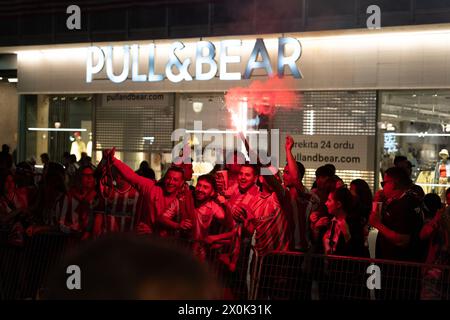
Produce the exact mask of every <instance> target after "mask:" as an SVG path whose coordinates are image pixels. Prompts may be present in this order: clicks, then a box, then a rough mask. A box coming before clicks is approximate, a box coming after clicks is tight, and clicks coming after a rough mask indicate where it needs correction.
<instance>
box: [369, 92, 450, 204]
mask: <svg viewBox="0 0 450 320" xmlns="http://www.w3.org/2000/svg"><path fill="white" fill-rule="evenodd" d="M379 117H380V118H379V119H380V121H379V123H378V130H379V135H378V145H379V148H378V155H379V168H380V176H381V174H383V172H384V171H385V170H386V169H387V168H389V167H391V166H392V165H393V161H394V158H395V156H397V155H404V156H406V157H407V158H408V160H409V161H410V162H411V163H412V165H413V167H412V169H413V170H412V179H413V181H414V182H415V183H416V184H418V185H420V186H421V187H422V188H423V189H424V191H425V193H429V192H436V193H438V194H439V195H441V197H442V198H443V199H444V194H443V193H444V191H445V189H446V188H447V187H449V186H450V184H449V183H448V181H449V179H448V177H450V170H448V171H449V172H448V173H447V167H446V164H447V160H446V159H447V158H448V150H449V148H450V91H448V90H414V91H413V90H405V91H387V92H381V93H380V116H379ZM449 169H450V166H449Z"/></svg>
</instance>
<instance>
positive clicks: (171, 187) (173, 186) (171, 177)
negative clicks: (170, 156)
mask: <svg viewBox="0 0 450 320" xmlns="http://www.w3.org/2000/svg"><path fill="white" fill-rule="evenodd" d="M183 183H184V177H183V174H182V173H181V172H178V171H169V172H167V174H166V177H165V178H164V188H165V191H166V192H167V193H168V194H172V193H174V192H177V191H178V190H179V189H180V188H181V186H182V185H183Z"/></svg>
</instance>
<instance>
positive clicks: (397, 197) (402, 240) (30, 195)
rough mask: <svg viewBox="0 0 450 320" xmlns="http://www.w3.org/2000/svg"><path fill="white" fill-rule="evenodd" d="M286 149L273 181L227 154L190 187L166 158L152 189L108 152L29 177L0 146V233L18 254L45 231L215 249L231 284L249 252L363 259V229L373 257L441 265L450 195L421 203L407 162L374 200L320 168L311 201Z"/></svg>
mask: <svg viewBox="0 0 450 320" xmlns="http://www.w3.org/2000/svg"><path fill="white" fill-rule="evenodd" d="M293 144H294V141H293V139H292V138H291V137H289V136H288V137H287V138H286V142H285V149H286V166H285V167H284V169H283V171H282V174H281V173H280V172H279V170H278V168H273V167H266V168H265V169H269V170H271V172H272V174H271V175H267V174H266V175H261V174H260V170H261V167H260V166H258V165H254V164H249V163H247V162H246V161H245V156H244V155H243V154H242V153H240V152H237V151H235V152H234V153H232V154H228V155H227V159H226V160H227V161H226V163H227V164H226V165H225V167H223V168H220V167H219V168H216V169H215V170H213V172H211V173H209V174H206V175H202V176H199V177H198V179H197V183H196V185H195V188H194V187H193V186H192V185H191V180H192V175H193V171H192V164H191V163H190V161H189V160H191V159H189V158H188V157H186V156H185V157H183V156H181V157H180V158H178V159H174V162H173V164H172V166H171V167H170V168H169V169H168V170H167V172H165V174H164V176H163V178H162V179H161V180H159V181H156V180H155V175H154V172H153V171H152V169H151V168H149V166H148V163H145V162H144V163H142V164H141V166H140V168H139V169H138V170H137V171H136V172H135V171H133V170H132V169H131V168H129V167H128V166H127V165H126V164H125V163H123V162H122V161H120V160H119V159H117V158H116V157H115V155H114V150H104V152H103V158H102V160H101V162H100V163H99V165H98V166H97V167H95V166H94V165H93V164H92V162H91V159H90V158H89V157H88V156H87V155H86V154H84V155H83V156H82V158H81V160H80V161H78V162H77V161H76V158H75V157H74V156H73V155H69V154H68V153H65V154H64V155H63V159H64V160H63V161H62V163H58V162H53V161H50V158H49V156H48V155H47V154H43V155H42V156H41V160H42V162H43V169H42V172H40V173H37V172H36V169H35V163H33V162H31V161H26V162H21V163H17V164H14V163H13V161H12V158H11V155H10V154H9V150H8V148H7V147H4V148H3V149H2V153H1V155H0V170H1V174H0V224H1V226H2V228H3V229H6V230H7V232H8V234H9V236H8V243H9V244H10V245H16V246H21V245H23V243H24V239H26V237H32V236H33V235H35V234H38V233H43V232H49V231H57V232H63V233H66V234H70V235H72V236H74V237H79V238H80V240H88V239H96V238H98V237H101V236H102V235H104V234H106V233H112V232H129V233H130V232H131V233H137V234H140V235H145V234H151V235H157V236H159V237H162V238H177V239H185V240H187V241H189V242H190V243H191V249H192V253H193V254H194V256H195V257H197V258H198V259H199V260H200V261H207V260H208V259H211V258H212V257H211V256H210V252H211V250H216V252H218V254H217V255H214V259H217V261H219V262H220V263H221V264H222V265H223V266H224V267H225V268H226V269H227V271H228V272H231V273H233V272H236V268H237V265H238V263H239V261H241V260H240V259H248V255H249V252H251V253H252V254H253V255H254V257H261V256H264V255H265V254H267V253H269V252H272V251H294V252H295V251H297V252H313V253H318V254H325V255H338V256H352V257H369V256H370V255H369V246H368V235H369V230H371V229H372V228H375V229H376V230H378V236H377V239H376V253H375V258H379V259H389V260H399V261H413V262H426V263H428V264H439V265H448V264H449V262H450V259H449V250H450V246H449V236H450V209H448V207H447V205H448V204H450V191H449V190H448V191H447V193H446V194H447V204H445V205H444V204H442V203H441V199H440V197H439V196H437V195H436V194H427V195H425V194H424V192H423V191H422V189H421V188H420V187H419V186H417V185H415V184H413V182H412V181H411V178H410V176H411V166H410V164H409V163H408V161H407V159H406V158H404V157H398V158H397V159H396V163H395V167H392V168H390V169H388V170H386V171H385V172H384V177H383V182H382V186H383V188H382V189H381V190H379V191H377V192H376V193H375V195H372V192H371V189H370V187H369V185H368V184H367V183H366V182H365V181H364V180H362V179H356V180H353V181H351V183H350V185H349V186H347V185H346V184H345V183H344V181H343V180H342V179H341V178H339V177H338V176H337V175H336V170H335V167H334V166H333V165H331V164H327V165H324V166H321V167H319V168H317V170H316V180H315V183H314V185H313V186H312V187H311V189H310V190H309V189H308V188H307V187H306V186H304V185H303V183H302V180H303V176H304V174H305V168H304V166H303V165H302V164H301V163H300V162H297V161H295V158H294V156H293V155H292V152H291V151H292V147H293ZM224 172H226V173H225V174H224ZM246 261H247V260H246ZM241 262H242V261H241ZM249 268H252V265H251V264H250V267H249ZM245 276H246V272H243V273H242V274H241V275H240V277H242V278H244V277H245ZM427 276H429V277H433V275H431V274H430V275H424V277H425V278H426V277H427ZM423 295H425V296H426V292H425V293H423Z"/></svg>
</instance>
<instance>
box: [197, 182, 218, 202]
mask: <svg viewBox="0 0 450 320" xmlns="http://www.w3.org/2000/svg"><path fill="white" fill-rule="evenodd" d="M213 195H214V189H213V186H212V185H211V184H210V183H209V182H208V181H206V180H199V181H198V182H197V185H196V186H195V199H197V200H198V201H200V202H203V201H206V200H208V199H210V198H211V197H212V196H213Z"/></svg>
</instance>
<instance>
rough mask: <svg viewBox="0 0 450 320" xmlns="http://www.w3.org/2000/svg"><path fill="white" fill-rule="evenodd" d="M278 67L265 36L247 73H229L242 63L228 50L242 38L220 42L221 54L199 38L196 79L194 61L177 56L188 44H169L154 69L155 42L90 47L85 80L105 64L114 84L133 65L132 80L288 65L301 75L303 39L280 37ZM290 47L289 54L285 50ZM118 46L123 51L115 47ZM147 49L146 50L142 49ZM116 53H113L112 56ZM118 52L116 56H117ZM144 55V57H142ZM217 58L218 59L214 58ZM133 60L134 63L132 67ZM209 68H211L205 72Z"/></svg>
mask: <svg viewBox="0 0 450 320" xmlns="http://www.w3.org/2000/svg"><path fill="white" fill-rule="evenodd" d="M277 40H278V55H277V57H276V59H277V70H275V71H274V70H273V69H272V63H271V57H270V56H269V53H268V51H267V48H266V45H265V43H264V40H263V39H260V38H259V39H256V42H255V44H254V46H253V49H252V52H251V54H250V56H249V58H248V60H247V61H246V65H245V71H244V74H242V73H241V72H228V71H227V67H228V66H229V65H232V64H240V63H241V56H240V55H232V54H230V53H229V50H231V49H235V50H236V49H239V48H240V47H241V46H242V41H241V40H223V41H221V42H220V50H219V53H218V54H216V51H217V50H216V47H215V45H214V44H213V43H212V42H210V41H198V42H197V43H196V44H195V45H196V49H195V78H194V77H193V75H192V74H191V73H190V71H189V66H190V65H191V63H194V61H191V58H185V59H184V60H183V61H181V60H180V59H179V57H178V56H177V54H178V55H180V54H182V53H183V49H184V48H185V45H184V44H183V43H182V42H180V41H176V42H174V43H172V44H171V45H170V49H169V53H168V57H167V58H168V59H167V62H166V65H165V70H164V71H165V72H164V74H158V73H157V72H156V71H155V51H156V49H157V48H156V47H155V44H153V43H152V44H149V45H146V46H138V45H137V44H134V45H131V46H130V45H124V46H122V47H120V48H115V49H114V50H113V47H112V46H108V47H97V46H92V47H89V48H88V51H87V52H88V54H87V60H86V82H88V83H90V82H92V80H93V75H95V74H98V73H100V72H101V71H102V70H103V69H104V68H105V65H106V75H107V77H108V79H109V80H111V81H112V82H114V83H121V82H124V81H125V80H127V79H128V76H129V73H130V68H131V81H133V82H158V81H162V80H164V78H167V79H169V81H171V82H181V81H183V80H184V81H192V80H202V81H204V80H210V79H213V78H214V77H215V76H216V74H217V72H219V79H220V80H241V79H249V78H250V77H251V76H252V72H253V70H255V69H264V70H265V72H266V73H267V75H268V76H274V75H277V76H279V77H282V76H284V72H285V67H287V68H289V70H290V72H291V74H292V76H293V77H294V78H297V79H300V78H302V74H301V72H300V70H299V68H298V66H297V64H296V62H297V61H298V59H299V58H300V56H301V54H302V47H301V44H300V42H299V41H298V40H297V39H295V38H278V39H277ZM286 47H289V52H290V54H287V53H286V51H287V50H286ZM117 49H119V50H120V52H117V51H116V50H117ZM143 49H145V50H143ZM113 52H114V56H113ZM144 53H145V55H146V56H145V57H146V58H147V59H146V60H147V61H148V66H147V70H146V72H145V73H144V72H143V68H142V66H140V65H139V57H141V55H142V54H144ZM116 54H118V56H117V57H116V56H115V55H116ZM141 58H142V57H141ZM215 58H217V59H218V61H216V60H215ZM117 59H119V60H121V64H120V63H119V64H118V66H119V67H117V68H118V69H121V70H113V69H114V68H113V66H114V62H117V61H116V60H117ZM130 60H131V66H130ZM204 69H207V70H208V71H204Z"/></svg>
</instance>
